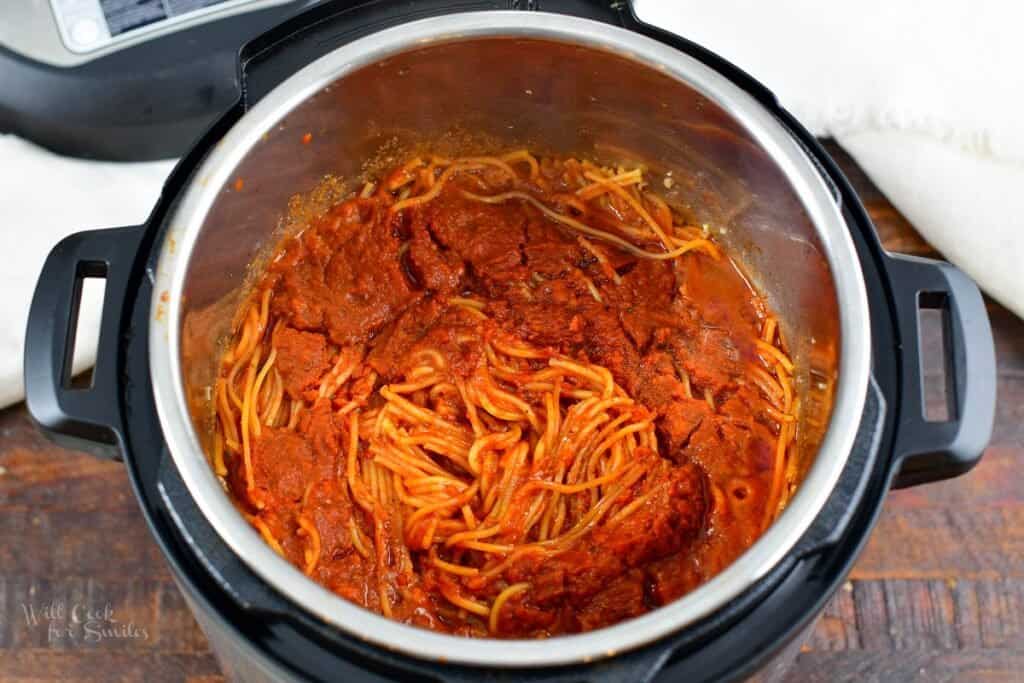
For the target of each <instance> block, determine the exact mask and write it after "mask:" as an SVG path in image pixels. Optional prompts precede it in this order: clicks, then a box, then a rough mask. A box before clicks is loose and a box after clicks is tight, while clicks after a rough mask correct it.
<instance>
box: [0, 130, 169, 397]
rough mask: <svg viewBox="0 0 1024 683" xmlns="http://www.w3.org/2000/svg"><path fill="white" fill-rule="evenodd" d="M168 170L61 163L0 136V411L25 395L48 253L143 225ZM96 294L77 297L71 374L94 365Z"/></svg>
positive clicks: (90, 290) (96, 290)
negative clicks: (28, 349)
mask: <svg viewBox="0 0 1024 683" xmlns="http://www.w3.org/2000/svg"><path fill="white" fill-rule="evenodd" d="M171 166H173V162H171V161H157V162H152V163H143V164H117V163H99V162H95V161H81V160H77V159H67V158H64V157H59V156H56V155H54V154H51V153H50V152H47V151H46V150H44V149H42V148H40V147H37V146H35V145H32V144H29V143H28V142H25V141H24V140H21V139H18V138H15V137H13V136H10V135H6V136H5V135H0V258H2V259H3V267H2V268H0V320H3V321H4V323H3V325H2V326H0V407H3V406H7V405H10V404H11V403H15V402H16V401H20V400H21V399H22V398H23V397H24V396H25V386H24V383H23V378H22V356H23V355H24V352H25V325H26V323H27V321H28V307H29V302H30V301H31V300H32V293H33V292H34V291H35V286H36V280H37V278H38V277H39V271H40V270H41V269H42V267H43V262H44V261H45V260H46V255H47V254H48V253H50V249H51V248H52V247H53V246H54V245H55V244H57V242H59V241H60V240H61V239H62V238H63V237H65V236H66V235H69V234H71V233H73V232H79V231H81V230H90V229H93V228H115V227H119V226H122V225H138V224H139V223H141V222H143V221H144V220H146V216H148V215H149V212H150V211H151V210H152V209H153V205H154V204H156V200H157V199H158V198H159V196H160V187H161V186H162V185H163V182H164V179H165V178H166V177H167V174H168V173H170V170H171ZM87 282H88V281H87ZM101 296H102V287H87V288H85V289H84V291H83V296H82V306H81V309H80V310H79V315H78V320H79V324H78V331H79V334H78V343H76V344H75V357H74V362H73V366H72V367H73V370H74V372H81V371H82V370H85V369H86V368H88V367H90V366H91V365H92V364H93V362H94V361H95V359H96V338H97V336H98V335H99V320H100V303H101Z"/></svg>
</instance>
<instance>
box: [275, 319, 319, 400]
mask: <svg viewBox="0 0 1024 683" xmlns="http://www.w3.org/2000/svg"><path fill="white" fill-rule="evenodd" d="M273 343H274V347H275V348H276V349H277V359H276V361H275V364H276V367H277V372H278V374H280V375H281V381H282V382H284V390H285V392H286V393H287V394H288V396H290V397H291V398H293V399H299V398H301V397H302V395H303V394H304V393H305V392H306V391H308V390H309V389H312V388H313V387H314V386H316V383H317V381H318V380H319V379H320V378H321V377H322V376H323V374H324V373H325V372H327V368H328V367H330V359H329V358H328V354H327V340H326V339H325V338H324V336H323V335H322V334H318V333H316V332H301V331H299V330H296V329H294V328H291V327H280V328H278V329H277V330H276V331H275V333H274V340H273Z"/></svg>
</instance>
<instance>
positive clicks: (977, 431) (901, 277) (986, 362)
mask: <svg viewBox="0 0 1024 683" xmlns="http://www.w3.org/2000/svg"><path fill="white" fill-rule="evenodd" d="M886 269H887V270H888V272H889V279H890V282H891V283H892V291H893V301H894V302H895V306H896V317H897V320H898V324H899V332H900V339H901V340H902V346H901V349H900V355H901V357H900V367H901V370H900V372H901V378H900V379H901V385H902V392H901V396H900V404H899V406H898V422H897V425H896V441H895V448H894V464H895V465H896V466H897V467H898V468H899V473H898V474H897V476H896V480H895V484H894V486H895V487H896V488H901V487H905V486H914V485H916V484H923V483H927V482H931V481H938V480H940V479H948V478H950V477H955V476H958V475H960V474H963V473H965V472H967V471H968V470H969V469H971V468H972V467H974V465H976V464H977V462H978V460H980V459H981V454H982V451H984V449H985V446H986V445H988V441H989V438H990V437H991V436H992V423H993V419H994V417H995V401H996V368H995V348H994V345H993V341H992V329H991V327H990V325H989V321H988V315H987V313H986V311H985V303H984V301H983V300H982V297H981V293H980V292H979V291H978V287H977V285H975V284H974V282H972V281H971V279H970V278H968V277H967V276H966V275H964V274H963V273H962V272H961V271H959V270H957V269H956V268H954V267H953V266H951V265H950V264H948V263H945V262H942V261H934V260H931V259H924V258H918V257H914V256H903V255H896V254H890V255H889V257H888V259H887V264H886ZM924 309H935V310H938V311H940V312H941V314H942V320H943V324H942V327H943V347H944V348H943V352H944V354H945V356H946V357H945V358H944V359H943V361H944V364H945V368H946V397H947V406H948V413H949V419H947V420H944V421H929V420H927V419H925V405H924V385H923V379H924V377H923V373H922V369H921V367H922V366H921V360H922V351H921V325H920V312H921V311H922V310H924Z"/></svg>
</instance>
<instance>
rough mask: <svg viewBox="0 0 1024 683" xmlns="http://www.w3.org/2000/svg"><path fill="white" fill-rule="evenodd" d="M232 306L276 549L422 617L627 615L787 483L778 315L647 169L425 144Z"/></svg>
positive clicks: (741, 539) (465, 628) (291, 243)
mask: <svg viewBox="0 0 1024 683" xmlns="http://www.w3.org/2000/svg"><path fill="white" fill-rule="evenodd" d="M238 321H239V322H238V325H237V328H236V333H235V335H234V338H233V340H232V342H231V344H230V346H229V348H228V349H227V351H226V352H225V354H224V355H223V358H222V361H221V370H220V375H219V380H218V382H217V386H216V388H215V392H214V405H215V410H216V417H217V419H216V421H215V429H216V433H215V438H214V441H213V443H214V451H213V454H212V456H211V458H212V460H213V462H214V465H215V468H216V471H217V473H218V475H220V476H223V477H224V478H225V482H226V484H227V485H228V487H229V489H230V490H231V491H232V492H233V494H234V495H235V498H236V499H237V501H238V503H239V505H240V506H242V507H243V508H244V510H245V513H246V515H247V518H248V519H249V520H250V521H251V523H252V524H253V525H254V527H255V528H256V529H257V530H258V532H259V533H260V534H261V535H262V536H263V537H264V539H266V541H267V542H268V543H269V544H270V545H271V546H272V547H273V548H274V549H275V551H277V552H278V553H280V554H281V555H283V556H284V557H286V558H287V559H288V560H290V561H291V562H293V563H294V564H295V565H296V566H298V567H300V568H301V569H302V570H303V571H305V573H306V574H308V575H310V576H311V577H313V578H314V579H315V580H317V581H319V582H320V583H322V584H324V585H326V586H327V587H328V588H330V589H332V590H334V591H335V592H337V593H338V594H340V595H342V596H343V597H346V598H347V599H349V600H352V601H354V602H357V603H359V604H361V605H363V606H365V607H367V608H369V609H373V610H375V611H378V612H380V613H382V614H384V615H386V616H389V617H392V618H395V619H399V620H402V621H405V622H407V623H412V624H417V625H420V626H423V627H426V628H432V629H436V630H441V631H446V632H451V633H458V634H464V635H477V636H483V635H491V636H500V637H524V636H529V637H536V636H547V635H553V634H557V633H566V632H574V631H581V630H589V629H592V628H597V627H600V626H604V625H607V624H611V623H614V622H616V621H619V620H621V619H625V618H628V617H630V616H635V615H637V614H641V613H643V612H645V611H648V610H649V609H651V608H652V607H655V606H657V605H660V604H664V603H666V602H668V601H671V600H674V599H676V598H678V597H679V596H681V595H682V594H684V593H685V592H687V591H689V590H691V589H692V588H693V587H695V586H696V585H698V584H699V583H701V582H702V581H704V580H706V579H707V578H708V577H709V576H710V575H711V574H713V573H714V572H715V571H718V570H719V569H720V568H721V567H723V566H724V565H725V564H727V563H728V562H730V561H732V559H734V558H735V557H736V556H737V555H738V554H739V553H740V552H742V550H743V549H745V548H746V547H747V546H748V545H749V544H750V543H751V542H753V540H754V539H756V537H757V536H758V535H759V534H760V533H761V531H762V530H763V529H764V528H765V527H766V526H767V525H768V524H769V523H770V522H771V520H772V519H773V518H774V516H775V515H776V514H777V513H778V511H779V510H780V509H781V508H782V506H783V505H784V504H785V501H786V498H787V496H788V486H789V483H790V482H788V481H787V465H788V462H789V458H790V456H791V451H792V445H793V443H794V439H795V436H796V429H797V421H796V416H797V414H798V412H799V405H798V401H797V399H796V398H795V394H794V391H793V379H792V378H793V373H794V372H795V367H794V365H793V363H792V361H791V360H790V359H789V356H788V355H787V354H786V352H785V350H784V348H783V346H782V342H781V338H780V336H779V331H778V322H777V320H776V319H775V318H774V317H773V316H771V315H770V313H769V312H768V311H767V309H766V307H765V306H764V304H763V302H762V301H761V299H760V298H759V297H758V296H757V295H756V294H755V293H754V292H752V291H751V290H749V288H748V286H747V285H746V284H745V281H744V280H743V278H742V277H741V276H740V275H739V273H738V272H737V271H736V270H735V268H734V266H733V264H732V262H731V261H729V260H728V259H727V258H724V257H723V254H722V252H721V249H720V247H719V246H718V245H716V244H715V243H714V242H713V241H712V240H710V239H709V238H708V237H707V235H706V234H705V233H704V231H702V230H700V229H698V228H695V227H693V226H690V225H688V224H687V223H686V222H685V221H684V220H682V219H681V218H680V217H679V216H678V215H677V214H676V213H674V212H673V211H672V210H671V209H670V208H669V207H668V205H667V204H666V203H665V201H664V200H662V199H661V198H659V197H657V196H656V195H654V194H652V193H651V192H649V191H648V189H647V186H646V181H645V176H644V173H643V171H642V169H621V168H620V169H611V168H602V167H599V166H596V165H594V164H590V163H588V162H580V161H577V160H574V159H548V158H543V159H538V158H537V157H535V156H534V155H532V154H530V153H529V152H527V151H525V150H518V151H514V152H510V153H508V154H505V155H503V156H500V157H486V156H475V157H465V158H461V159H446V158H442V157H418V158H415V159H412V160H410V161H408V162H406V163H404V164H402V165H401V166H399V167H398V168H396V169H395V170H394V171H392V172H390V173H388V174H386V175H385V176H383V177H382V178H381V179H379V180H374V181H368V182H366V183H365V184H363V185H362V186H361V190H360V192H359V193H358V194H357V195H355V196H353V197H352V198H351V199H349V200H347V201H345V202H343V203H341V204H339V205H338V206H336V207H334V208H333V209H331V210H330V211H329V212H328V213H327V214H326V215H324V216H323V217H322V218H321V219H318V220H317V221H315V222H314V223H313V224H312V225H310V226H308V227H307V228H306V229H305V230H304V231H303V232H302V233H301V234H299V235H296V236H294V237H291V238H289V239H287V240H286V241H285V242H284V244H283V245H282V246H281V248H280V249H279V250H278V252H277V254H276V257H275V259H274V260H273V261H272V263H271V264H270V266H269V267H268V268H267V271H266V273H265V274H264V275H263V277H262V279H261V280H260V281H259V282H258V283H257V286H256V288H255V290H254V294H253V295H252V296H251V297H250V298H249V300H248V301H247V302H246V303H245V304H244V305H243V306H242V307H241V309H240V311H239V318H238Z"/></svg>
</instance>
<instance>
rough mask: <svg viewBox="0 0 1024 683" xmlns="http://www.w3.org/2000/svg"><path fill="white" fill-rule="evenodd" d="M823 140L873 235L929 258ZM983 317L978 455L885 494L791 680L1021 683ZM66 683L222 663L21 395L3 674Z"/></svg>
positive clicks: (134, 511) (0, 655)
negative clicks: (986, 431) (939, 478)
mask: <svg viewBox="0 0 1024 683" xmlns="http://www.w3.org/2000/svg"><path fill="white" fill-rule="evenodd" d="M831 151H832V152H833V153H834V154H836V156H837V157H838V159H839V160H840V162H841V165H842V166H843V168H844V170H845V171H846V172H847V173H848V174H849V176H850V178H851V180H852V181H853V183H854V185H855V186H856V188H857V189H858V191H859V192H860V194H861V197H862V198H863V199H864V202H865V204H866V205H867V207H868V209H869V211H870V213H871V217H872V218H873V219H874V221H875V223H876V225H877V226H878V228H879V231H880V233H881V235H882V237H883V239H884V241H885V244H886V245H887V247H888V248H889V249H891V250H894V251H903V252H909V253H914V254H922V255H933V252H932V250H931V249H930V248H929V247H928V245H927V244H926V243H925V242H924V241H923V240H922V239H921V237H920V236H919V235H918V234H917V233H916V232H915V231H914V229H913V228H912V227H911V226H910V225H909V224H908V223H907V221H906V220H905V219H904V218H903V217H902V216H901V215H900V214H899V213H898V212H897V211H896V210H895V209H894V208H893V207H892V205H891V204H889V203H888V202H887V201H886V199H885V198H884V197H883V196H882V195H881V194H880V193H879V192H878V190H877V189H876V188H875V187H874V186H873V185H872V184H871V182H870V181H869V180H868V179H867V178H866V177H865V176H864V174H863V173H862V172H860V170H859V169H857V167H856V166H855V165H854V164H853V162H852V161H851V160H850V159H849V157H847V156H846V155H845V154H843V153H842V151H841V150H839V149H838V148H837V147H835V146H834V145H833V146H832V147H831ZM989 314H990V315H991V318H992V325H993V328H994V331H995V337H996V352H997V357H998V367H999V405H998V409H997V412H996V427H995V435H994V437H993V440H992V444H991V446H990V447H989V449H988V451H987V453H986V455H985V458H984V460H983V461H982V463H981V464H980V465H979V466H978V467H977V468H976V469H975V470H974V471H972V472H971V473H970V474H968V475H966V476H964V477H961V478H959V479H955V480H953V481H949V482H944V483H940V484H933V485H928V486H922V487H919V488H915V489H909V490H905V491H897V492H895V493H893V494H892V495H890V496H889V498H888V500H887V502H886V504H885V510H884V512H883V515H882V518H881V521H880V522H879V525H878V528H877V529H876V530H875V533H874V535H873V536H872V539H871V542H870V544H869V546H868V548H867V550H866V551H865V552H864V555H863V556H862V557H861V559H860V561H859V562H858V563H857V566H856V568H855V569H854V570H853V573H852V575H851V576H850V580H849V581H848V582H847V583H846V584H845V585H844V586H843V588H842V589H841V590H840V591H839V592H838V594H837V595H836V597H835V599H834V600H833V601H832V603H831V604H830V605H829V607H828V609H827V610H826V612H825V615H824V616H823V618H822V619H821V620H820V622H819V623H818V625H817V627H816V628H815V630H814V631H813V633H812V635H811V637H810V639H809V641H808V642H807V644H806V645H805V646H804V648H803V650H802V652H801V654H800V656H799V659H798V660H797V663H796V666H795V668H794V670H793V671H792V673H791V675H790V680H791V681H793V682H794V683H795V682H797V681H801V682H802V681H836V680H845V681H867V680H876V681H911V680H921V681H946V680H958V681H1021V680H1024V322H1022V321H1020V320H1018V319H1016V318H1015V317H1013V315H1012V314H1010V313H1009V312H1007V311H1006V310H1005V309H1003V308H1002V307H1000V306H998V305H996V304H990V305H989ZM108 605H109V610H107V606H108ZM48 607H49V608H52V609H48ZM60 607H63V609H60ZM87 609H88V610H91V611H93V612H94V613H93V614H88V615H87V614H85V613H84V611H85V610H87ZM66 679H77V680H90V681H92V680H95V681H108V680H111V679H123V680H133V681H147V682H148V683H158V682H160V681H190V682H192V683H201V682H206V681H216V680H220V675H219V670H218V667H217V663H216V661H215V660H214V658H213V656H212V655H211V654H210V652H209V650H208V649H207V644H206V640H205V638H204V637H203V634H202V632H200V630H199V629H198V628H197V626H196V624H195V622H194V621H193V620H192V616H191V615H190V614H189V611H188V609H187V608H186V606H185V604H184V603H183V601H182V598H181V596H180V595H179V594H178V591H177V589H176V588H175V586H174V584H173V582H172V581H171V578H170V576H169V574H168V572H167V569H166V568H165V567H164V563H163V560H162V558H161V556H160V553H159V552H158V550H157V548H156V545H155V543H153V541H152V540H151V539H150V537H149V534H148V532H147V530H146V527H145V524H144V523H143V521H142V517H141V515H140V512H139V510H138V507H137V504H136V502H135V500H134V498H133V497H132V494H131V491H130V488H129V484H128V479H127V477H126V475H125V472H124V469H123V467H122V465H120V464H119V463H113V462H103V461H99V460H96V459H95V458H92V457H89V456H87V455H83V454H80V453H76V452H72V451H67V450H64V449H61V448H58V447H56V446H54V445H53V444H51V443H49V442H48V441H47V440H45V439H44V437H43V436H42V435H41V434H40V433H39V431H38V430H37V429H36V428H35V427H34V426H33V425H32V423H31V422H30V420H29V418H28V416H27V414H26V412H25V408H24V406H23V405H19V406H15V407H13V408H10V409H7V410H6V411H2V412H0V680H4V681H12V680H14V681H54V680H66Z"/></svg>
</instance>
